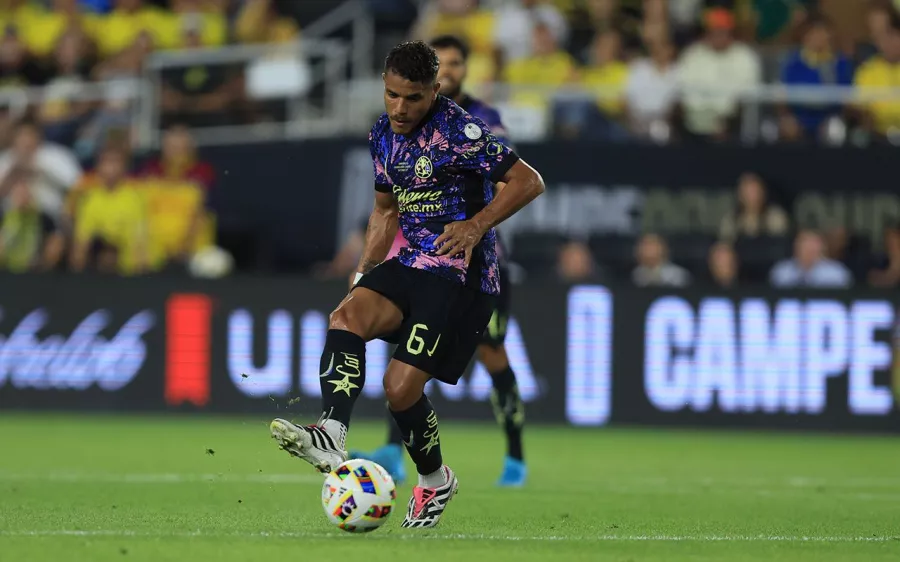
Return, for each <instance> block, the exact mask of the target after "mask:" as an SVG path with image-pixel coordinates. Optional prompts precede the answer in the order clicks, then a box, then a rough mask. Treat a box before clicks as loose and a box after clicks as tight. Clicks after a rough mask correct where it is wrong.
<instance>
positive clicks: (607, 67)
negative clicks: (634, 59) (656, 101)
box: [581, 31, 628, 118]
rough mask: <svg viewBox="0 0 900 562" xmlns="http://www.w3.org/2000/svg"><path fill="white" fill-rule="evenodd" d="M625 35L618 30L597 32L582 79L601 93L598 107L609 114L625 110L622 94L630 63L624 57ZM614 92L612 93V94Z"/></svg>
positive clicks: (590, 87)
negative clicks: (623, 40) (623, 39)
mask: <svg viewBox="0 0 900 562" xmlns="http://www.w3.org/2000/svg"><path fill="white" fill-rule="evenodd" d="M621 56H622V36H621V35H620V34H619V33H618V32H616V31H607V32H604V33H599V34H597V37H595V38H594V42H593V44H592V46H591V57H590V60H589V62H588V65H587V66H586V67H585V68H584V70H583V71H582V75H581V81H582V83H584V85H585V86H587V88H588V89H589V90H595V91H597V93H598V97H597V101H596V103H597V107H598V108H599V109H600V111H601V112H602V113H604V114H605V115H607V116H609V117H613V118H615V117H619V116H621V115H622V113H623V112H624V109H625V107H624V103H623V94H624V91H625V83H626V82H627V80H628V65H626V64H625V63H624V62H622V60H621ZM610 96H611V97H610Z"/></svg>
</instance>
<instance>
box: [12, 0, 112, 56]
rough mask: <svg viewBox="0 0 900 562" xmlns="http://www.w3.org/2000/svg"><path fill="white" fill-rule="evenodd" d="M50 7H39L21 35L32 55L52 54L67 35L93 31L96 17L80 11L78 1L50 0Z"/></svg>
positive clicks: (85, 33) (84, 33)
mask: <svg viewBox="0 0 900 562" xmlns="http://www.w3.org/2000/svg"><path fill="white" fill-rule="evenodd" d="M49 5H50V8H51V9H50V10H36V11H35V13H34V15H33V16H32V17H31V18H30V20H29V22H28V25H27V26H26V27H23V28H22V37H23V40H24V41H25V44H26V45H27V46H28V50H29V51H30V52H31V54H32V55H33V56H36V57H39V58H44V57H49V56H50V55H52V54H53V53H54V51H55V50H56V49H57V48H58V45H59V42H60V40H61V39H62V37H63V36H64V35H66V34H71V33H77V34H81V35H88V34H91V33H92V32H93V31H94V26H95V25H96V24H97V17H96V16H95V15H92V14H87V13H84V12H82V11H81V9H80V8H79V5H78V0H51V2H50V3H49Z"/></svg>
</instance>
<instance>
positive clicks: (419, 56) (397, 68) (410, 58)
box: [384, 41, 440, 84]
mask: <svg viewBox="0 0 900 562" xmlns="http://www.w3.org/2000/svg"><path fill="white" fill-rule="evenodd" d="M439 66H440V62H439V61H438V56H437V53H435V52H434V49H432V48H431V47H429V46H428V45H427V44H426V43H424V42H422V41H407V42H405V43H400V44H399V45H397V46H396V47H394V48H393V49H391V52H390V53H388V56H387V58H386V59H385V60H384V72H385V74H388V73H390V72H393V73H394V74H396V75H398V76H400V77H401V78H405V79H406V80H409V81H410V82H419V83H422V84H432V83H434V81H435V80H436V79H437V73H438V67H439Z"/></svg>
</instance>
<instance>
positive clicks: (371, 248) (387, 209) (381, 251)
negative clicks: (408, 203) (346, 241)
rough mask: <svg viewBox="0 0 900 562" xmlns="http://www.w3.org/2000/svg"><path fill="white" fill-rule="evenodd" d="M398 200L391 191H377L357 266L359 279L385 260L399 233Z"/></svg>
mask: <svg viewBox="0 0 900 562" xmlns="http://www.w3.org/2000/svg"><path fill="white" fill-rule="evenodd" d="M397 213H398V208H397V200H396V199H395V198H394V195H393V194H392V193H389V192H384V191H376V192H375V206H374V208H373V209H372V214H371V215H369V225H368V226H367V227H366V241H365V245H364V246H363V251H362V256H361V257H360V259H359V265H358V266H357V268H356V272H357V274H358V275H357V279H358V278H359V275H362V274H365V273H368V272H370V271H372V270H373V269H374V268H375V266H376V265H378V264H380V263H381V262H383V261H384V258H386V257H387V255H388V252H389V251H390V250H391V245H392V244H393V243H394V237H395V236H396V235H397V228H398V222H397V216H398V214H397Z"/></svg>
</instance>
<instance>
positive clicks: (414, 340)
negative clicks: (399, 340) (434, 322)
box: [406, 324, 441, 357]
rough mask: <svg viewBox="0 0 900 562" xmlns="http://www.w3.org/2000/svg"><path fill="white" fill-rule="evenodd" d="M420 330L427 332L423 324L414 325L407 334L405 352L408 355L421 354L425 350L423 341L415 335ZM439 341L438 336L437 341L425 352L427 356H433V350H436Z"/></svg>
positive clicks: (439, 337) (426, 327)
mask: <svg viewBox="0 0 900 562" xmlns="http://www.w3.org/2000/svg"><path fill="white" fill-rule="evenodd" d="M419 330H422V331H423V332H427V331H428V326H426V325H425V324H415V325H414V326H413V328H412V331H411V332H410V333H409V339H408V340H406V351H408V352H409V353H410V355H419V354H420V353H422V350H423V349H425V340H424V339H422V338H421V337H419V336H418V335H416V333H417V332H418V331H419ZM440 341H441V336H440V334H438V337H437V340H435V342H434V345H433V346H431V349H429V350H428V351H426V353H428V356H429V357H431V356H432V355H434V350H435V349H437V346H438V342H440Z"/></svg>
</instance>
